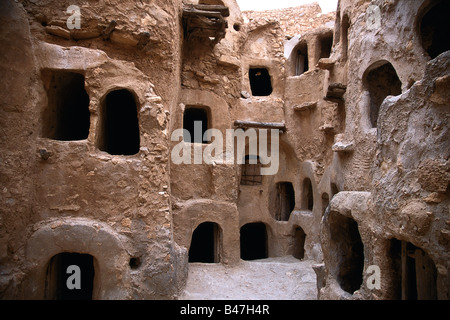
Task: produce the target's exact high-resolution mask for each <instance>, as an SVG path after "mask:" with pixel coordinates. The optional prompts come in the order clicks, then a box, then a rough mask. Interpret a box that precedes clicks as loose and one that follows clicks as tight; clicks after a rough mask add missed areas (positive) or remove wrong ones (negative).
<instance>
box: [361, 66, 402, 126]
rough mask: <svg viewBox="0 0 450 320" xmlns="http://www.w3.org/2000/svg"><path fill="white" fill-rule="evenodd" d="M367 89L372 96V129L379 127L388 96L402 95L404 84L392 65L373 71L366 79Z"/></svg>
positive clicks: (370, 113) (370, 111)
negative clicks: (380, 113) (381, 111)
mask: <svg viewBox="0 0 450 320" xmlns="http://www.w3.org/2000/svg"><path fill="white" fill-rule="evenodd" d="M366 83H367V89H368V90H369V94H370V106H369V108H370V109H369V115H370V123H371V125H372V128H376V127H377V122H378V114H379V111H380V106H381V104H382V103H383V100H384V99H385V98H386V97H387V96H397V95H399V94H401V93H402V82H401V81H400V79H399V78H398V75H397V72H396V71H395V69H394V67H393V66H392V64H390V63H385V64H383V65H382V66H380V67H378V68H375V69H373V70H371V71H370V72H369V73H368V74H367V77H366Z"/></svg>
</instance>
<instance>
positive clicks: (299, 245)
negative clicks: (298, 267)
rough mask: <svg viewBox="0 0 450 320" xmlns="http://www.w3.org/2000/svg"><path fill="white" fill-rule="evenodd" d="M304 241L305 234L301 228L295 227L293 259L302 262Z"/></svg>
mask: <svg viewBox="0 0 450 320" xmlns="http://www.w3.org/2000/svg"><path fill="white" fill-rule="evenodd" d="M305 240H306V234H305V231H303V229H302V228H300V227H297V228H296V229H295V234H294V252H293V253H292V255H293V256H294V258H297V259H300V260H302V259H303V258H304V257H305Z"/></svg>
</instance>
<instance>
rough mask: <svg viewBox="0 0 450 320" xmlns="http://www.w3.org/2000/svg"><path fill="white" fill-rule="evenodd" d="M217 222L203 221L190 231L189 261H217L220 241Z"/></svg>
mask: <svg viewBox="0 0 450 320" xmlns="http://www.w3.org/2000/svg"><path fill="white" fill-rule="evenodd" d="M221 238H222V235H221V229H220V227H219V225H218V224H217V223H214V222H203V223H202V224H200V225H199V226H198V227H197V228H196V229H195V230H194V232H193V233H192V240H191V246H190V248H189V262H203V263H219V262H220V254H221V243H222V239H221Z"/></svg>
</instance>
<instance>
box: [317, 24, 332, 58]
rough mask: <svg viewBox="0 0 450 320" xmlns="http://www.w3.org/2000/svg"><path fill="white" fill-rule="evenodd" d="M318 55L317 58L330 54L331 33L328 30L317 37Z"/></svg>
mask: <svg viewBox="0 0 450 320" xmlns="http://www.w3.org/2000/svg"><path fill="white" fill-rule="evenodd" d="M319 44H320V55H319V59H322V58H329V57H330V55H331V49H332V47H333V33H332V32H331V31H330V32H329V33H327V34H324V35H322V36H321V37H319Z"/></svg>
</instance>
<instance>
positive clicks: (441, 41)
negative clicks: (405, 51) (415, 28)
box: [419, 1, 450, 59]
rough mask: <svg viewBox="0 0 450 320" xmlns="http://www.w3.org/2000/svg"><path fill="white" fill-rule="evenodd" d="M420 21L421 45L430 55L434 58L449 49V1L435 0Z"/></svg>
mask: <svg viewBox="0 0 450 320" xmlns="http://www.w3.org/2000/svg"><path fill="white" fill-rule="evenodd" d="M434 3H435V4H434V6H432V7H431V8H429V9H428V11H426V13H425V14H424V15H423V17H422V19H421V21H420V28H419V29H420V37H421V40H422V47H423V48H424V49H425V51H426V52H427V53H428V55H429V56H430V57H431V59H434V58H436V57H437V56H438V55H440V54H441V53H443V52H445V51H448V50H450V42H449V41H448V39H450V20H449V19H448V13H449V12H450V2H449V1H435V2H434Z"/></svg>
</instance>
